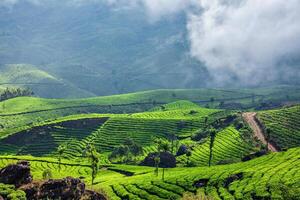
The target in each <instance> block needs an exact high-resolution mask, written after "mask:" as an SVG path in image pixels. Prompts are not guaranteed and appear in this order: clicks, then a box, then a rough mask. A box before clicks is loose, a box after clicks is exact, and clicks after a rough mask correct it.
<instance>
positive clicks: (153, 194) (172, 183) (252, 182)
mask: <svg viewBox="0 0 300 200" xmlns="http://www.w3.org/2000/svg"><path fill="white" fill-rule="evenodd" d="M299 155H300V149H299V148H294V149H290V150H288V151H287V152H281V153H272V154H270V155H267V156H263V157H260V158H257V159H254V160H251V161H248V162H241V163H236V164H231V165H220V166H213V167H210V168H208V167H195V168H188V173H187V168H175V169H167V170H166V172H165V181H162V180H161V170H160V172H159V176H158V177H156V176H155V175H154V173H153V170H154V169H153V168H150V167H138V166H123V165H111V166H107V167H106V168H105V169H104V168H103V169H102V170H100V171H99V173H98V176H97V178H96V183H97V184H96V186H94V188H96V189H100V188H102V189H104V190H105V191H106V192H107V193H108V195H109V196H110V197H111V199H116V200H117V199H121V198H122V197H123V198H124V197H125V196H126V195H128V196H129V199H149V200H152V199H170V198H172V197H174V198H173V199H178V198H180V197H181V195H182V194H183V193H184V192H186V191H190V192H196V190H197V188H195V187H194V186H193V184H194V182H195V181H197V180H199V179H207V180H208V184H207V185H206V186H205V187H202V188H200V189H198V193H205V194H206V195H209V196H212V197H213V198H214V199H217V200H218V199H232V200H234V199H249V200H250V199H254V198H255V199H262V198H264V199H271V198H272V199H291V196H288V195H292V194H291V191H292V190H294V192H295V193H294V195H295V196H294V198H295V197H296V196H297V195H298V194H299V189H300V185H299V183H300V168H299V167H300V157H299ZM16 158H17V159H27V160H31V166H32V173H33V175H34V178H35V179H41V178H42V172H43V170H44V169H47V168H49V169H51V171H52V173H53V176H54V178H61V177H65V176H69V175H71V176H74V177H79V176H83V177H86V178H85V182H86V183H87V184H88V185H89V184H90V178H89V176H90V173H91V171H90V169H89V168H88V166H86V164H87V163H84V162H82V163H81V164H80V165H78V164H76V163H72V162H70V161H66V160H64V161H63V163H65V164H64V165H63V166H62V170H61V172H59V171H58V164H57V160H56V159H53V158H38V159H37V158H34V157H12V156H1V157H0V167H3V166H5V165H7V164H8V163H12V162H16V161H15V160H14V159H16ZM113 168H114V169H120V170H123V171H129V172H133V173H134V176H131V177H126V176H124V175H122V174H120V173H117V172H114V171H111V170H110V169H113ZM238 173H242V176H241V177H240V178H237V179H236V180H233V181H232V182H231V183H230V182H229V185H228V186H226V184H225V182H226V181H225V179H226V178H227V177H229V176H231V175H233V174H238ZM297 191H298V193H297Z"/></svg>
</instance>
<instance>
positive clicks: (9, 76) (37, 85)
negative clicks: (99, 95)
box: [0, 64, 93, 98]
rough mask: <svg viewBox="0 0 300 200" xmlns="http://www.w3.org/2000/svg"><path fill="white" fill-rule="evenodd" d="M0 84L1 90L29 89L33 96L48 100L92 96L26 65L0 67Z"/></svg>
mask: <svg viewBox="0 0 300 200" xmlns="http://www.w3.org/2000/svg"><path fill="white" fill-rule="evenodd" d="M0 84H1V86H2V88H3V87H5V86H21V87H30V88H31V89H32V90H33V91H34V92H35V94H37V95H40V96H44V97H48V98H51V97H74V96H76V97H83V96H93V94H92V93H89V92H86V91H84V90H81V89H79V88H77V87H75V86H73V85H71V84H68V83H67V82H65V81H63V80H61V79H59V78H57V77H55V76H53V75H51V74H49V73H47V72H46V71H43V70H40V69H38V68H37V67H35V66H33V65H28V64H7V65H0ZM48 91H52V92H50V93H49V92H48Z"/></svg>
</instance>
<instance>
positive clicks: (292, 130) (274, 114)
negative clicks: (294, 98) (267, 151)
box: [258, 106, 300, 149]
mask: <svg viewBox="0 0 300 200" xmlns="http://www.w3.org/2000/svg"><path fill="white" fill-rule="evenodd" d="M299 117H300V106H293V107H290V108H282V109H278V110H270V111H264V112H260V113H259V114H258V118H259V120H260V121H262V123H263V125H264V126H265V127H266V128H268V129H270V131H271V132H270V142H273V143H274V144H275V145H277V146H278V147H279V148H281V149H288V148H292V147H297V146H299V145H300V127H299V126H300V122H299Z"/></svg>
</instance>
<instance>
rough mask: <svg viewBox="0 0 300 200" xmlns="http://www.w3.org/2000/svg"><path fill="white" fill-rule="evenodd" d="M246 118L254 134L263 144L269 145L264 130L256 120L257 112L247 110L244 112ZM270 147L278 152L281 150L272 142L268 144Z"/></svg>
mask: <svg viewBox="0 0 300 200" xmlns="http://www.w3.org/2000/svg"><path fill="white" fill-rule="evenodd" d="M243 118H244V120H245V121H246V122H247V123H248V124H249V126H250V127H251V128H252V130H253V133H254V136H255V137H257V138H258V139H259V140H260V141H261V142H262V143H263V144H265V145H267V141H266V138H265V136H264V133H263V130H262V129H261V127H260V126H259V124H258V123H257V122H256V120H255V118H256V113H255V112H246V113H243ZM268 149H269V150H270V151H272V152H278V151H279V150H278V149H277V148H276V147H275V146H274V145H273V144H271V143H269V144H268Z"/></svg>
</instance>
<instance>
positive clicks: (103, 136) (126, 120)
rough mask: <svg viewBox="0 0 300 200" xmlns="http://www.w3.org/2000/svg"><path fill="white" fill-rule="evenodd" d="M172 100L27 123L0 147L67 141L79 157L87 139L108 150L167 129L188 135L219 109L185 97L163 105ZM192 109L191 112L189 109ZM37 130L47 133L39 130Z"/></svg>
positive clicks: (35, 148)
mask: <svg viewBox="0 0 300 200" xmlns="http://www.w3.org/2000/svg"><path fill="white" fill-rule="evenodd" d="M174 104H176V109H174V108H172V109H170V110H166V111H154V112H145V113H137V114H85V115H74V116H68V117H63V118H60V119H57V120H54V121H50V122H42V123H41V124H39V125H38V126H32V127H28V128H27V129H25V130H24V131H22V132H19V133H17V134H12V135H11V136H9V137H7V138H6V139H3V140H0V143H1V147H0V150H1V151H2V153H8V154H9V153H13V154H16V153H18V154H25V155H26V154H31V155H35V156H45V155H49V154H53V153H55V151H56V148H57V146H58V145H60V144H63V143H66V142H68V143H70V147H69V148H68V153H67V154H68V155H67V157H69V158H75V157H81V155H82V151H83V149H84V148H85V146H86V144H87V143H88V142H89V141H94V143H95V145H96V147H97V148H98V150H99V151H100V152H109V151H111V150H112V149H113V148H114V147H115V146H118V145H120V144H121V143H122V141H124V140H125V139H126V138H128V137H130V138H132V139H134V140H135V141H136V142H137V143H139V144H141V145H143V146H144V147H147V146H151V145H152V140H153V137H154V136H158V137H166V135H167V134H168V133H176V134H178V135H190V134H191V133H192V132H194V131H196V130H197V129H199V128H201V127H202V125H203V120H204V119H203V118H204V117H205V116H209V115H211V114H215V113H218V112H221V111H220V110H216V109H206V108H201V107H199V106H197V105H195V104H192V103H191V102H186V101H179V102H176V103H171V104H167V105H166V107H169V106H171V107H172V106H173V105H174ZM191 110H193V113H190V111H191ZM105 118H107V121H106V122H105V123H104V124H103V123H101V122H100V123H98V124H97V123H96V124H91V125H89V126H88V127H87V126H86V125H85V126H82V125H81V126H77V127H76V126H75V127H70V126H66V125H64V123H67V122H72V121H75V122H76V123H77V125H78V124H84V123H85V124H86V123H88V121H89V119H99V120H100V121H101V119H105ZM102 124H103V125H102ZM40 132H44V133H46V134H39V133H40ZM18 141H22V142H21V143H19V142H18ZM146 149H147V148H146ZM146 151H147V150H146Z"/></svg>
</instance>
